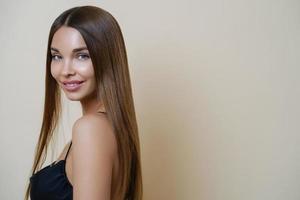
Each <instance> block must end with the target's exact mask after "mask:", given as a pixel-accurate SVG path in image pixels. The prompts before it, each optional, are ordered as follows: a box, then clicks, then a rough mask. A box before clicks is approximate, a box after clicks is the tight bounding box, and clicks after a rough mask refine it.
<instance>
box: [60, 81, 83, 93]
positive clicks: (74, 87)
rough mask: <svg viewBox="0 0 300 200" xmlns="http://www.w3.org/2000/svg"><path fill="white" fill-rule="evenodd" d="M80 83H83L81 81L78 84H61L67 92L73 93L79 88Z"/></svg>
mask: <svg viewBox="0 0 300 200" xmlns="http://www.w3.org/2000/svg"><path fill="white" fill-rule="evenodd" d="M82 83H84V81H81V82H79V83H63V87H64V88H65V89H66V90H67V91H70V92H73V91H76V90H78V89H79V88H80V87H81V85H82Z"/></svg>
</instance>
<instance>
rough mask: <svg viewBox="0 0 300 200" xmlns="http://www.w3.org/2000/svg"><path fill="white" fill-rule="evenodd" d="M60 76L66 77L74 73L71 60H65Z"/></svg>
mask: <svg viewBox="0 0 300 200" xmlns="http://www.w3.org/2000/svg"><path fill="white" fill-rule="evenodd" d="M61 73H62V75H64V76H68V75H72V74H74V73H75V71H74V69H73V67H72V61H71V60H65V61H64V63H63V67H62V72H61Z"/></svg>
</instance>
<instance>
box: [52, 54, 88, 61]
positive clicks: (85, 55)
mask: <svg viewBox="0 0 300 200" xmlns="http://www.w3.org/2000/svg"><path fill="white" fill-rule="evenodd" d="M55 56H59V55H51V60H56V59H54V58H55ZM78 56H83V57H85V58H86V59H89V58H90V56H89V55H88V54H78ZM86 59H84V60H86Z"/></svg>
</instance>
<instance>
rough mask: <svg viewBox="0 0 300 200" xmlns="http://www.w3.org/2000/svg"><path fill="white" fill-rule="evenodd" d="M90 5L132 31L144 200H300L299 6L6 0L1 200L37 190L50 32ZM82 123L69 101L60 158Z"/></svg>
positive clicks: (264, 1)
mask: <svg viewBox="0 0 300 200" xmlns="http://www.w3.org/2000/svg"><path fill="white" fill-rule="evenodd" d="M85 4H91V5H98V6H100V7H102V8H104V9H106V10H108V11H109V12H111V13H112V14H113V15H114V16H115V18H116V19H117V20H118V22H119V24H120V26H121V28H122V30H123V34H124V38H125V42H126V45H127V53H128V58H129V63H130V72H131V79H132V84H133V92H134V99H135V105H136V111H137V117H138V124H139V130H140V139H141V147H142V165H143V180H144V197H145V198H144V199H145V200H154V199H155V200H166V199H168V200H169V199H170V200H299V199H300V190H299V185H300V146H299V143H300V135H299V133H300V127H299V115H300V108H299V100H300V89H299V85H300V78H299V72H300V70H299V64H300V60H299V58H300V55H299V54H300V53H299V52H300V23H299V22H300V2H299V1H297V0H248V1H245V0H225V1H221V0H190V1H174V0H173V1H171V0H167V1H159V0H152V1H126V3H125V1H108V0H107V1H98V2H97V3H96V2H95V1H58V0H54V1H1V3H0V11H1V12H0V24H1V27H0V29H1V33H0V34H1V37H0V44H1V50H0V56H1V59H0V69H1V73H0V90H1V98H0V109H1V110H0V111H1V112H0V123H1V124H0V133H1V136H0V156H1V165H0V199H3V200H4V199H9V200H13V199H15V200H18V199H22V195H23V193H24V190H25V183H26V182H27V181H28V177H29V171H30V168H31V164H32V159H33V150H34V147H35V144H36V141H37V138H38V131H39V129H40V125H41V116H42V107H43V98H44V73H45V54H46V42H47V37H48V31H49V29H50V25H51V23H52V22H53V20H54V19H55V18H56V17H57V16H58V15H59V14H60V13H61V12H62V11H64V10H66V9H68V8H70V7H73V6H77V5H85ZM80 114H81V110H80V107H79V104H78V102H68V101H66V102H65V107H64V120H63V126H62V127H61V131H60V133H59V137H58V139H59V143H58V145H57V147H55V148H56V154H54V157H55V156H56V155H57V154H58V153H59V152H60V151H61V150H62V146H63V144H65V143H66V142H67V141H68V140H69V139H70V127H71V125H72V122H73V120H74V119H76V118H77V117H79V116H80ZM54 157H52V158H54ZM49 159H50V160H51V157H49ZM50 160H49V162H50ZM47 164H49V163H47Z"/></svg>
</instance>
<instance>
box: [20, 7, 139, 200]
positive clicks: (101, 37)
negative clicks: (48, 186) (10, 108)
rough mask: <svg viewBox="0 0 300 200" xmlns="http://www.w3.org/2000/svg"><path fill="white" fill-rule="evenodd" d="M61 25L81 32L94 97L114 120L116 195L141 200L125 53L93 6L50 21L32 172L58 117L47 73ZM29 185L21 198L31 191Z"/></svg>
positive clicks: (110, 20)
mask: <svg viewBox="0 0 300 200" xmlns="http://www.w3.org/2000/svg"><path fill="white" fill-rule="evenodd" d="M62 26H67V27H72V28H75V29H76V30H78V31H79V32H80V34H81V35H82V37H83V39H84V41H85V43H86V45H87V48H88V51H89V53H90V57H91V60H92V63H93V68H94V72H95V79H96V90H97V98H98V99H99V100H100V99H101V101H102V102H103V104H104V107H105V110H106V112H107V117H108V119H109V121H110V122H111V124H112V127H113V130H114V133H115V136H116V139H117V144H118V155H119V163H120V175H121V177H120V180H121V181H120V183H119V185H118V188H117V191H118V193H119V194H120V199H122V200H123V199H126V200H141V199H142V197H143V185H142V167H141V156H140V143H139V134H138V125H137V121H136V115H135V108H134V100H133V96H132V89H131V81H130V74H129V69H128V61H127V53H126V47H125V43H124V39H123V36H122V32H121V29H120V26H119V24H118V22H117V21H116V19H115V18H114V17H113V16H112V15H111V14H110V13H109V12H107V11H106V10H104V9H102V8H99V7H96V6H78V7H73V8H70V9H68V10H66V11H64V12H63V13H61V14H60V15H59V16H58V17H57V18H56V19H55V21H54V22H53V24H52V26H51V29H50V33H49V37H48V46H47V58H46V77H45V99H44V113H43V121H42V126H41V129H40V134H39V138H38V142H37V145H36V147H35V156H34V161H33V166H32V169H31V175H33V174H34V173H36V172H37V171H38V170H40V168H41V166H42V165H43V163H44V162H45V159H46V156H47V149H48V145H49V142H50V140H51V138H52V136H53V133H54V131H55V130H56V128H57V125H58V123H59V120H60V117H61V92H60V88H59V86H58V84H57V82H56V80H55V79H54V78H53V77H52V76H51V71H50V70H51V69H50V66H51V51H50V45H51V42H52V38H53V35H54V33H55V32H56V31H57V30H58V29H59V28H60V27H62ZM30 188H31V185H30V182H29V184H28V185H27V189H26V193H25V198H24V199H25V200H28V198H29V195H30Z"/></svg>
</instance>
